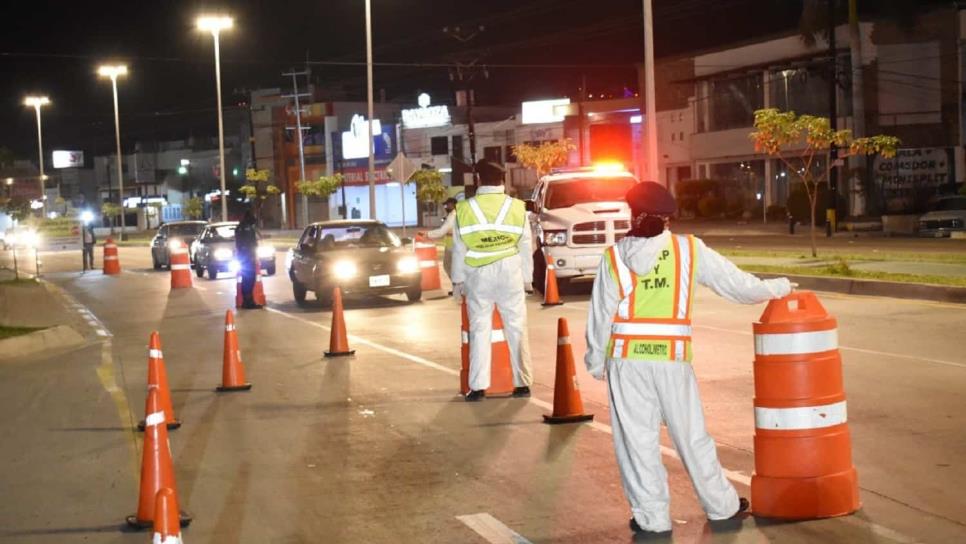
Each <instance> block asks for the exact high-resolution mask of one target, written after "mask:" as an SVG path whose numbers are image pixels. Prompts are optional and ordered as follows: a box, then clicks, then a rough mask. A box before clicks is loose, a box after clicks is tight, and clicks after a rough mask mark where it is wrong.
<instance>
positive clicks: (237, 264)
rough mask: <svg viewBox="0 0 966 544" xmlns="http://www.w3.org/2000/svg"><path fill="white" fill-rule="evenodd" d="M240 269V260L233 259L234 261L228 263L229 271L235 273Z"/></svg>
mask: <svg viewBox="0 0 966 544" xmlns="http://www.w3.org/2000/svg"><path fill="white" fill-rule="evenodd" d="M239 270H241V263H240V262H238V261H232V262H230V263H228V271H229V272H234V273H235V274H237V273H238V271H239Z"/></svg>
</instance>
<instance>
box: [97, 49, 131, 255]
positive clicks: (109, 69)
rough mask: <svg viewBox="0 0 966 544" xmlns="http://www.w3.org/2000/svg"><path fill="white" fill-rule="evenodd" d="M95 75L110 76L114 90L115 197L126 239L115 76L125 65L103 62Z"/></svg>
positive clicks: (123, 74)
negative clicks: (115, 141) (118, 202)
mask: <svg viewBox="0 0 966 544" xmlns="http://www.w3.org/2000/svg"><path fill="white" fill-rule="evenodd" d="M97 75H99V76H101V77H109V78H111V88H112V89H113V90H114V137H115V139H116V140H117V198H118V200H119V201H120V203H121V240H126V239H127V234H125V233H124V226H125V225H124V169H123V166H122V163H121V118H120V113H119V111H118V107H117V78H118V76H126V75H127V66H125V65H123V64H114V65H112V64H104V65H101V66H100V67H99V68H98V69H97ZM108 189H110V187H108ZM108 193H110V191H108Z"/></svg>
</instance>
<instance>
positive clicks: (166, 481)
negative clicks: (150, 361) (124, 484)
mask: <svg viewBox="0 0 966 544" xmlns="http://www.w3.org/2000/svg"><path fill="white" fill-rule="evenodd" d="M160 399H161V395H160V394H159V393H158V388H157V387H150V388H148V398H147V402H146V403H145V405H146V407H145V411H146V412H147V413H148V417H147V418H146V419H145V421H146V422H147V427H146V429H145V432H144V448H143V449H142V455H141V490H140V493H139V495H138V511H137V513H136V514H134V515H131V516H128V517H127V518H126V521H127V523H128V525H130V526H132V527H137V528H140V529H146V528H148V527H151V526H152V525H153V522H154V510H155V499H156V498H157V495H158V491H159V490H161V489H162V488H165V487H167V488H168V489H171V490H172V491H174V490H175V485H174V465H173V463H172V461H171V450H170V447H169V445H168V428H167V426H166V425H164V423H165V417H164V410H163V409H162V408H161V400H160ZM180 523H181V525H187V524H189V523H191V516H190V515H188V514H186V513H183V512H182V513H181V514H180Z"/></svg>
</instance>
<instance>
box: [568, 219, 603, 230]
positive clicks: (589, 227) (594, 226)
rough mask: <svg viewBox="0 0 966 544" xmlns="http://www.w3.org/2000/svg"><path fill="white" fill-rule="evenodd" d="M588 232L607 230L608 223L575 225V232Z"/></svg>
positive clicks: (595, 222) (596, 222) (598, 222)
mask: <svg viewBox="0 0 966 544" xmlns="http://www.w3.org/2000/svg"><path fill="white" fill-rule="evenodd" d="M588 230H607V222H606V221H591V222H590V223H577V224H576V225H574V232H586V231H588Z"/></svg>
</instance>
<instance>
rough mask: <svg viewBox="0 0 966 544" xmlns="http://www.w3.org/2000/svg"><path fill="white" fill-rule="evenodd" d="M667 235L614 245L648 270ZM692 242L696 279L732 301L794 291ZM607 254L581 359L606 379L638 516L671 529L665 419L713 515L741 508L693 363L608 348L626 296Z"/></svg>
mask: <svg viewBox="0 0 966 544" xmlns="http://www.w3.org/2000/svg"><path fill="white" fill-rule="evenodd" d="M670 240H671V232H670V231H667V230H665V231H664V232H663V233H662V234H660V235H658V236H655V237H653V238H638V237H631V236H628V237H626V238H624V239H623V240H621V241H620V242H618V243H617V249H618V253H619V254H620V256H621V259H622V260H623V262H624V263H625V264H626V265H627V266H628V267H629V268H630V269H631V270H632V271H633V272H634V273H636V274H641V275H643V274H646V273H647V272H648V271H650V270H651V269H652V268H653V267H654V266H655V264H656V263H657V261H658V257H659V255H660V254H661V252H662V251H663V250H664V249H665V248H666V247H668V245H669V243H670ZM694 242H695V243H694V247H695V254H696V255H695V257H694V260H695V261H696V263H695V266H696V270H695V279H696V281H697V283H700V284H702V285H705V286H708V287H710V288H711V289H712V290H713V291H714V292H715V293H717V294H718V295H720V296H722V297H724V298H726V299H728V300H730V301H732V302H737V303H742V304H756V303H760V302H764V301H767V300H771V299H774V298H780V297H783V296H785V295H787V294H788V293H789V292H790V291H791V285H790V283H789V282H788V280H787V279H786V278H779V279H773V280H764V281H763V280H760V279H758V278H756V277H755V276H753V275H751V274H748V273H746V272H743V271H741V270H739V269H738V267H736V266H735V265H734V264H733V263H731V261H728V260H727V259H725V258H724V257H722V256H721V255H720V254H718V253H717V252H715V251H714V250H712V249H710V248H708V247H707V246H706V245H705V244H704V242H702V241H701V240H698V239H695V240H694ZM606 261H607V259H606V258H605V259H603V260H602V261H601V266H600V268H599V269H598V272H597V278H596V280H595V281H594V288H593V294H592V297H591V305H590V311H589V315H588V317H587V354H586V356H585V358H584V362H585V364H586V365H587V370H588V371H589V372H590V374H591V375H592V376H593V377H594V378H597V379H600V380H603V379H605V376H606V379H607V383H608V390H609V396H610V413H611V425H612V427H613V434H614V450H615V453H616V454H617V464H618V466H619V467H620V473H621V480H622V483H623V485H624V492H625V494H626V495H627V498H628V501H629V502H630V506H631V512H632V513H633V516H634V519H635V520H636V521H637V524H638V525H640V527H641V528H642V529H644V530H646V531H653V532H663V531H669V530H671V517H670V509H669V493H668V484H667V472H666V471H665V469H664V464H663V463H662V461H661V449H660V431H661V422H662V420H663V421H664V423H665V424H666V426H667V430H668V434H669V435H670V437H671V440H672V441H673V442H674V446H675V448H676V449H677V451H678V453H679V454H680V456H681V460H682V462H683V463H684V466H685V468H686V469H687V471H688V474H689V475H690V477H691V481H692V483H693V485H694V488H695V491H696V492H697V495H698V499H699V500H700V502H701V506H702V507H703V508H704V510H705V512H706V513H707V515H708V518H709V519H712V520H720V519H727V518H729V517H731V516H732V515H733V514H735V513H736V512H737V510H738V494H737V493H736V492H735V488H734V486H732V485H731V483H730V482H728V480H727V479H725V476H724V474H723V472H722V470H721V464H720V463H719V462H718V455H717V451H716V449H715V443H714V440H713V439H712V438H711V436H709V435H708V432H707V430H706V429H705V425H704V413H703V411H702V408H701V399H700V397H699V394H698V386H697V382H696V380H695V376H694V369H693V368H692V367H691V364H690V363H687V362H680V361H676V362H675V361H653V360H650V361H648V360H638V359H623V358H617V357H612V356H611V355H613V353H610V354H608V353H607V351H608V349H607V347H608V341H609V340H610V337H611V331H612V324H613V321H614V316H615V314H616V312H617V308H618V304H619V303H620V302H621V298H622V297H621V294H620V288H619V286H618V285H617V284H616V282H615V281H614V279H613V277H612V276H611V274H610V272H609V270H608V268H607V262H606Z"/></svg>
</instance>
